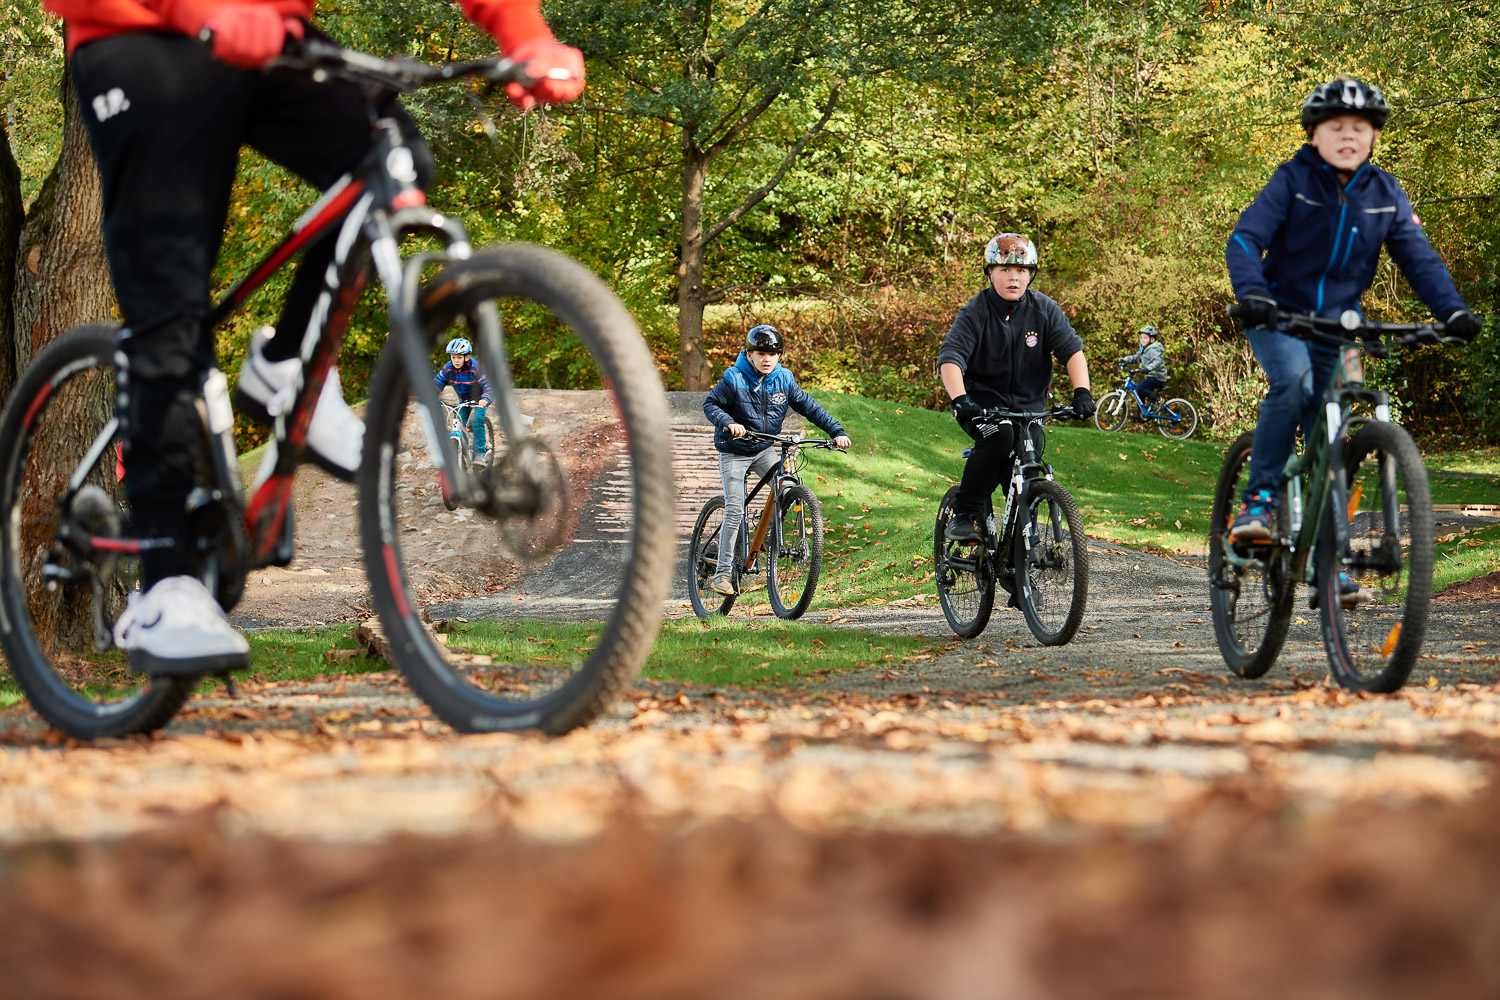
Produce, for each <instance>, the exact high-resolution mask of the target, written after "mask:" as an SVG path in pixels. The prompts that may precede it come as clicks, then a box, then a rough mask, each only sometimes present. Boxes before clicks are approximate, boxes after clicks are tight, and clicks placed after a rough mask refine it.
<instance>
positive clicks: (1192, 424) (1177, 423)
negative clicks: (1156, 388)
mask: <svg viewBox="0 0 1500 1000" xmlns="http://www.w3.org/2000/svg"><path fill="white" fill-rule="evenodd" d="M1154 419H1155V420H1156V429H1157V430H1159V431H1161V433H1162V436H1163V437H1169V438H1171V439H1172V440H1174V441H1186V440H1187V439H1188V438H1190V437H1192V436H1193V431H1195V430H1197V429H1198V408H1197V407H1196V406H1194V405H1193V404H1192V403H1189V402H1188V401H1187V400H1185V399H1169V400H1167V401H1166V402H1165V403H1162V404H1161V405H1160V406H1158V407H1157V408H1156V414H1155V417H1154Z"/></svg>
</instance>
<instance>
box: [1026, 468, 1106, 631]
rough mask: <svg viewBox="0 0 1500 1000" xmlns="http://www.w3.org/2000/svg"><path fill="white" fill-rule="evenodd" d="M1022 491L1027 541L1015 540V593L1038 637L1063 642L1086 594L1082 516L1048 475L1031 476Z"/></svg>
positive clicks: (1086, 562) (1076, 620)
mask: <svg viewBox="0 0 1500 1000" xmlns="http://www.w3.org/2000/svg"><path fill="white" fill-rule="evenodd" d="M1025 497H1026V506H1025V507H1024V508H1023V512H1024V514H1025V516H1026V517H1027V518H1028V520H1029V522H1030V525H1031V547H1030V549H1027V547H1026V544H1025V541H1024V539H1021V538H1017V539H1016V540H1015V560H1014V562H1015V567H1016V583H1017V585H1018V587H1017V594H1016V598H1017V601H1018V602H1019V603H1020V605H1021V614H1022V615H1024V616H1025V618H1026V627H1027V628H1029V629H1031V634H1032V635H1034V636H1036V638H1037V641H1038V642H1040V643H1041V644H1042V645H1043V646H1061V645H1063V644H1064V643H1066V642H1070V641H1071V640H1072V639H1073V637H1074V636H1075V635H1077V634H1078V628H1079V626H1081V625H1082V624H1083V610H1084V608H1085V606H1087V604H1088V599H1089V552H1088V545H1087V542H1086V541H1085V538H1084V534H1083V519H1082V518H1081V517H1080V516H1079V514H1078V505H1077V504H1076V503H1074V502H1073V497H1072V496H1071V495H1070V494H1069V493H1068V491H1067V490H1065V489H1064V488H1063V487H1062V486H1061V485H1060V484H1058V483H1055V482H1052V481H1051V480H1048V479H1033V480H1031V481H1030V482H1029V483H1027V484H1026V493H1025Z"/></svg>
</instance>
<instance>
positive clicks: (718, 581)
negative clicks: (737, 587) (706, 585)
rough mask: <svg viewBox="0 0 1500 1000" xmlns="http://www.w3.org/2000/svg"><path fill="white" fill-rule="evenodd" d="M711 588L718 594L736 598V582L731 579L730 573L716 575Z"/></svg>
mask: <svg viewBox="0 0 1500 1000" xmlns="http://www.w3.org/2000/svg"><path fill="white" fill-rule="evenodd" d="M710 586H711V587H713V591H714V593H716V594H723V595H724V596H725V597H733V596H734V581H733V580H731V579H730V577H729V574H728V573H715V574H714V578H713V582H712V583H711V584H710Z"/></svg>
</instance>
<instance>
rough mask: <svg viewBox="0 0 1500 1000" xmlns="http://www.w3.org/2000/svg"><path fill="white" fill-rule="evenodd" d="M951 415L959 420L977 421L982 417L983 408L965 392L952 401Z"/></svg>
mask: <svg viewBox="0 0 1500 1000" xmlns="http://www.w3.org/2000/svg"><path fill="white" fill-rule="evenodd" d="M953 415H954V416H955V417H957V418H958V419H960V420H978V419H979V418H980V417H981V416H983V415H984V407H982V406H980V405H979V404H978V403H976V402H974V397H973V396H970V395H969V394H968V393H967V392H966V393H964V394H963V395H962V396H959V397H958V398H957V399H955V400H954V401H953Z"/></svg>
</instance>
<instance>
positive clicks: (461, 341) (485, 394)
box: [432, 337, 492, 462]
mask: <svg viewBox="0 0 1500 1000" xmlns="http://www.w3.org/2000/svg"><path fill="white" fill-rule="evenodd" d="M447 351H448V360H447V362H446V363H445V364H444V365H443V367H442V368H441V369H439V370H438V373H437V374H436V375H434V376H432V384H433V385H435V386H437V387H438V391H439V392H441V391H442V390H443V387H444V386H447V385H451V386H453V391H454V392H456V393H458V401H459V402H460V403H475V402H477V403H478V404H479V405H478V406H476V407H474V409H472V410H471V411H469V429H470V430H472V431H473V432H474V461H476V462H483V461H484V459H485V453H486V451H487V449H488V446H489V442H488V441H487V440H486V438H485V436H484V415H485V414H486V413H488V412H489V405H490V401H491V398H492V397H491V396H490V383H489V382H488V381H487V380H486V379H485V377H484V372H483V370H481V369H480V367H479V362H478V361H475V360H474V345H472V344H470V343H469V341H468V340H467V339H466V338H464V337H454V338H453V339H452V340H450V341H448V347H447Z"/></svg>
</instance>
